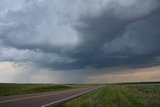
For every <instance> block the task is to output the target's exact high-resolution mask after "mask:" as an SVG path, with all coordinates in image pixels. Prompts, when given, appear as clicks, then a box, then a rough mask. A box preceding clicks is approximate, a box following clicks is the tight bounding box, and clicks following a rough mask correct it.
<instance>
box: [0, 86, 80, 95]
mask: <svg viewBox="0 0 160 107" xmlns="http://www.w3.org/2000/svg"><path fill="white" fill-rule="evenodd" d="M77 87H78V86H76V85H52V84H0V96H7V95H17V94H27V93H38V92H48V91H56V90H65V89H72V88H77Z"/></svg>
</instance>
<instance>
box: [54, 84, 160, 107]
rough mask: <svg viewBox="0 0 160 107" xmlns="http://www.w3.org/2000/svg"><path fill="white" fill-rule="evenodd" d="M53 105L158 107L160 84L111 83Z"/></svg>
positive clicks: (159, 103) (72, 106) (60, 106)
mask: <svg viewBox="0 0 160 107" xmlns="http://www.w3.org/2000/svg"><path fill="white" fill-rule="evenodd" d="M55 107H160V84H159V83H156V84H155V83H152V84H147V83H145V84H111V85H104V86H103V87H101V88H99V89H98V90H96V91H94V92H93V93H90V94H87V95H84V96H82V97H80V98H77V99H75V100H73V101H71V102H68V103H66V104H61V105H56V106H55Z"/></svg>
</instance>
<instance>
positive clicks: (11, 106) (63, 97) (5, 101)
mask: <svg viewBox="0 0 160 107" xmlns="http://www.w3.org/2000/svg"><path fill="white" fill-rule="evenodd" d="M96 89H97V88H95V87H89V88H81V89H71V90H63V91H54V92H44V93H34V94H23V95H15V96H5V97H0V107H49V106H51V105H54V104H57V103H62V102H66V101H69V100H72V99H74V98H76V97H78V96H81V95H83V94H86V93H88V92H91V91H94V90H96Z"/></svg>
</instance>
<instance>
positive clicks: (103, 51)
mask: <svg viewBox="0 0 160 107" xmlns="http://www.w3.org/2000/svg"><path fill="white" fill-rule="evenodd" d="M159 21H160V1H159V0H141V1H140V0H132V1H131V0H130V1H128V0H93V1H92V2H91V1H89V0H68V1H66V0H57V1H56V0H34V1H33V0H1V1H0V50H1V52H0V61H9V62H16V63H22V62H23V63H33V64H35V65H37V66H39V67H41V68H48V69H51V70H73V69H86V68H93V69H94V68H96V69H98V68H107V67H129V68H137V67H138V68H145V67H152V66H159V64H160V61H159V60H160V57H159V56H160V48H159V46H160V42H159V41H160V23H159Z"/></svg>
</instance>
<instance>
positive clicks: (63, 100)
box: [41, 87, 99, 107]
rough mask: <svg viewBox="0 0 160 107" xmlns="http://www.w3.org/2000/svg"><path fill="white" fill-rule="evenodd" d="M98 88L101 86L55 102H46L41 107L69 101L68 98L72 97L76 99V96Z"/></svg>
mask: <svg viewBox="0 0 160 107" xmlns="http://www.w3.org/2000/svg"><path fill="white" fill-rule="evenodd" d="M98 88H99V87H97V88H95V89H92V90H89V91H86V92H83V93H80V94H76V95H73V96H70V97H67V98H64V99H61V100H58V101H54V102H51V103H48V104H45V105H43V106H41V107H47V106H50V105H54V104H58V103H61V102H65V101H67V100H71V99H74V98H76V97H78V96H81V95H83V94H86V93H89V92H91V91H94V90H96V89H98Z"/></svg>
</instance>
